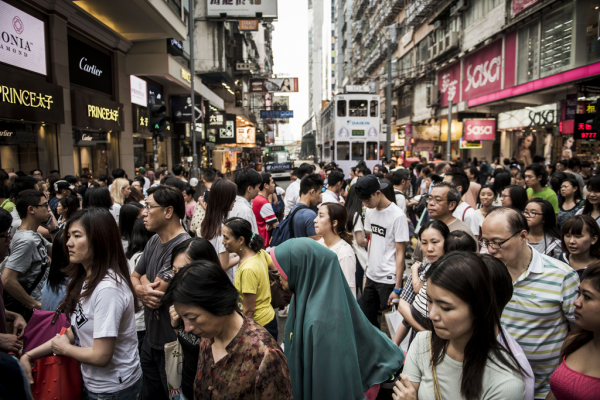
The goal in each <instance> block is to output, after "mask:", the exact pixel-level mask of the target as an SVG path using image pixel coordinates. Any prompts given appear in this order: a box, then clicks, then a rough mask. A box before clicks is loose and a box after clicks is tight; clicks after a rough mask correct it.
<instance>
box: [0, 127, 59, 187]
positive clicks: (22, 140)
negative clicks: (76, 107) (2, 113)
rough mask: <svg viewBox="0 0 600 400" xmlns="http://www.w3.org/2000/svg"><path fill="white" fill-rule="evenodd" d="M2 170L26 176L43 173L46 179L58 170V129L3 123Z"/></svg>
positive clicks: (0, 151) (0, 164) (0, 156)
mask: <svg viewBox="0 0 600 400" xmlns="http://www.w3.org/2000/svg"><path fill="white" fill-rule="evenodd" d="M0 168H2V169H4V170H5V171H6V172H18V171H23V172H24V173H25V174H26V175H29V174H30V172H31V171H32V170H34V169H41V170H42V174H43V176H48V175H49V173H50V171H52V170H54V169H58V142H57V139H56V125H53V124H42V123H34V122H12V121H0Z"/></svg>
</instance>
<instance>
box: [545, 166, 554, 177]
mask: <svg viewBox="0 0 600 400" xmlns="http://www.w3.org/2000/svg"><path fill="white" fill-rule="evenodd" d="M546 168H550V173H549V175H550V177H552V175H554V173H555V172H556V163H551V164H548V165H546Z"/></svg>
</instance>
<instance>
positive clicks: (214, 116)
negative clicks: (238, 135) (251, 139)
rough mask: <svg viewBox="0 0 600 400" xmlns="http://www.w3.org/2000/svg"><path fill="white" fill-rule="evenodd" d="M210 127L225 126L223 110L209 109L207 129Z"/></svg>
mask: <svg viewBox="0 0 600 400" xmlns="http://www.w3.org/2000/svg"><path fill="white" fill-rule="evenodd" d="M211 128H219V129H220V128H225V112H221V111H213V110H210V114H209V115H208V129H211ZM232 137H233V136H232Z"/></svg>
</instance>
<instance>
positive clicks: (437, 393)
mask: <svg viewBox="0 0 600 400" xmlns="http://www.w3.org/2000/svg"><path fill="white" fill-rule="evenodd" d="M432 337H433V332H432V333H430V334H429V354H430V357H431V373H432V375H433V393H434V394H435V400H444V399H442V392H441V391H440V385H439V383H438V380H437V375H436V373H435V363H434V362H433V346H432V340H431V338H432Z"/></svg>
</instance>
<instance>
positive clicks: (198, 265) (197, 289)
mask: <svg viewBox="0 0 600 400" xmlns="http://www.w3.org/2000/svg"><path fill="white" fill-rule="evenodd" d="M238 301H239V293H238V291H237V289H236V288H235V286H233V283H231V281H230V280H229V277H228V276H227V274H226V273H225V271H224V270H223V268H221V264H217V263H214V262H211V261H207V260H198V261H193V262H191V263H189V264H188V265H186V266H185V267H184V268H183V269H182V270H181V271H179V273H177V274H175V277H174V278H173V281H171V284H170V285H169V287H168V288H167V291H166V293H165V295H164V296H163V299H162V303H163V304H172V303H175V302H177V303H181V304H187V305H192V306H196V307H200V308H202V309H203V310H206V311H207V312H209V313H211V314H212V315H216V316H225V315H231V314H233V313H234V312H236V311H239V306H238Z"/></svg>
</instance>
